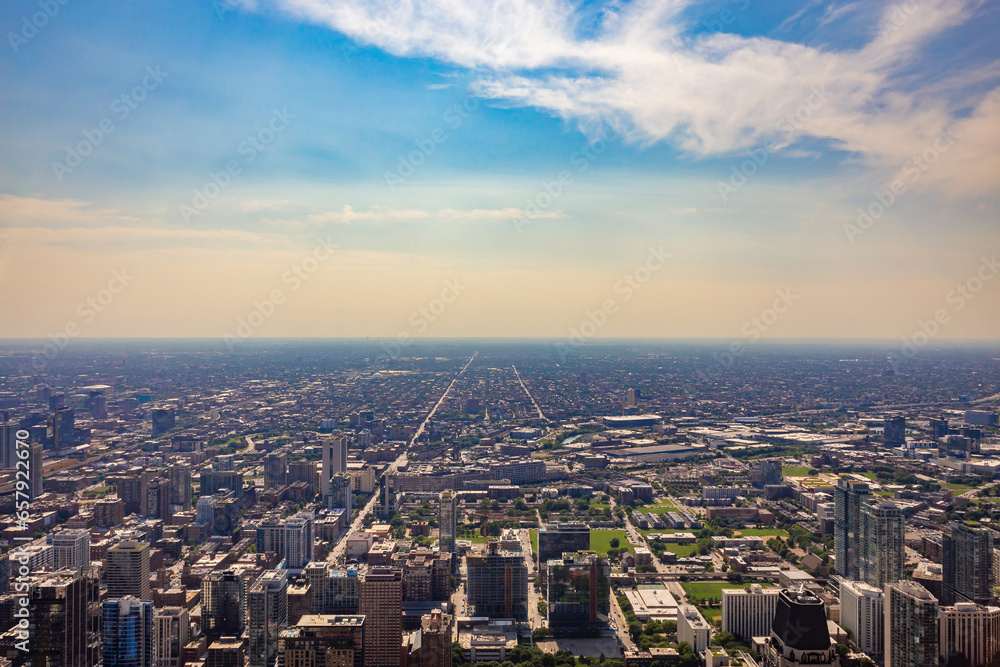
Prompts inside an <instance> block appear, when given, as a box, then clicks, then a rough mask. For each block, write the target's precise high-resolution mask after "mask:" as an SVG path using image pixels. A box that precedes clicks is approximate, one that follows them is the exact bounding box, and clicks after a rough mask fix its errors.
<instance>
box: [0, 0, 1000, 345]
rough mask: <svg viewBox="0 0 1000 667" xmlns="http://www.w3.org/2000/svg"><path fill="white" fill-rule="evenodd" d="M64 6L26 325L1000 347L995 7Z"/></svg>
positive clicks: (22, 115) (31, 37)
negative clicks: (960, 342) (924, 340)
mask: <svg viewBox="0 0 1000 667" xmlns="http://www.w3.org/2000/svg"><path fill="white" fill-rule="evenodd" d="M43 4H45V6H46V7H48V6H49V5H51V3H43ZM40 7H42V5H40V4H39V3H38V1H37V0H32V1H27V0H15V1H13V2H9V3H6V4H5V5H4V6H3V8H2V9H0V24H2V26H3V28H4V29H3V37H4V44H3V45H2V46H0V81H2V85H0V118H2V122H0V285H2V287H0V309H2V312H3V313H4V317H3V318H2V319H0V337H3V338H24V337H32V338H33V337H39V338H45V337H48V336H50V335H53V334H57V333H58V332H65V331H69V330H72V331H74V332H75V333H74V334H73V335H74V336H79V337H87V338H100V337H207V338H219V339H222V338H224V337H225V336H227V335H229V336H234V335H235V336H238V337H242V334H241V333H239V331H240V328H241V327H243V329H244V330H248V331H249V334H248V337H253V338H281V337H368V336H370V337H374V338H390V337H397V336H399V335H401V334H405V335H407V336H410V337H413V338H421V337H429V338H456V337H490V338H494V337H500V338H502V337H548V338H554V339H563V338H568V337H571V336H572V335H573V332H574V331H581V330H583V331H584V337H585V338H587V339H590V338H699V337H710V338H719V339H740V340H750V339H754V340H756V338H757V337H760V338H779V339H801V338H821V339H835V338H849V339H870V338H880V339H881V338H884V339H893V340H899V339H900V338H912V337H913V336H914V335H915V334H917V333H918V332H921V331H923V332H925V333H926V334H927V335H928V336H929V337H930V338H934V339H937V340H945V339H994V340H995V339H996V338H997V332H998V331H1000V280H997V279H996V277H997V273H1000V265H998V263H997V258H998V255H1000V247H998V246H1000V243H998V241H1000V238H998V231H1000V229H998V218H1000V216H998V214H1000V208H998V204H1000V201H998V194H997V193H998V192H1000V190H998V187H997V186H998V185H1000V44H998V42H997V40H996V32H997V28H998V26H1000V5H998V4H997V3H989V2H982V1H978V0H903V1H900V2H884V1H882V0H878V1H876V2H842V1H830V0H812V1H807V2H790V1H786V0H778V1H775V2H768V3H757V2H750V1H749V0H711V1H709V2H699V3H695V2H692V1H689V0H644V1H634V2H614V1H612V0H593V1H591V0H577V1H574V2H570V1H569V0H413V1H412V2H408V3H401V2H396V1H394V0H257V1H256V2H253V1H251V0H243V1H238V0H213V1H212V2H204V1H202V2H194V1H187V0H184V1H181V2H175V3H169V4H167V5H164V4H163V3H154V2H151V1H148V0H142V1H140V2H130V3H127V4H126V3H122V2H112V3H103V4H100V5H93V4H89V3H83V2H67V3H66V4H59V3H58V2H57V3H56V4H55V5H51V7H55V9H52V8H50V9H49V14H45V16H44V21H43V20H42V19H38V18H37V15H38V13H39V12H42V11H43V9H44V8H42V9H40ZM37 24H41V25H37ZM589 331H592V334H587V332H589Z"/></svg>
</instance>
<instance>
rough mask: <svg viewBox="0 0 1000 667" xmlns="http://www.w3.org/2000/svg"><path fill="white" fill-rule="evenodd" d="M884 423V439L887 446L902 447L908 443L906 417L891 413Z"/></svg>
mask: <svg viewBox="0 0 1000 667" xmlns="http://www.w3.org/2000/svg"><path fill="white" fill-rule="evenodd" d="M884 424H885V426H884V429H885V430H884V432H883V436H882V441H883V442H884V443H885V446H886V447H902V446H903V445H905V444H906V417H903V416H902V415H889V416H887V417H886V418H885V422H884Z"/></svg>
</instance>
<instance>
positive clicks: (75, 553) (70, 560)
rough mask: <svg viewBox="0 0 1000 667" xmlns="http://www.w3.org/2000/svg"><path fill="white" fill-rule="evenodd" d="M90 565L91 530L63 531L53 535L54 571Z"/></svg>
mask: <svg viewBox="0 0 1000 667" xmlns="http://www.w3.org/2000/svg"><path fill="white" fill-rule="evenodd" d="M89 565H90V531H89V530H63V531H60V532H58V533H54V534H53V535H52V569H54V570H61V569H63V568H64V567H88V566H89Z"/></svg>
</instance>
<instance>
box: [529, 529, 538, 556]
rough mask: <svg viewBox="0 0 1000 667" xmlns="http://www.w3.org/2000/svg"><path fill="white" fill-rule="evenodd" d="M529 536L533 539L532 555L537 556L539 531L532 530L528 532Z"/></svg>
mask: <svg viewBox="0 0 1000 667" xmlns="http://www.w3.org/2000/svg"><path fill="white" fill-rule="evenodd" d="M528 534H529V535H530V537H531V553H533V554H537V553H538V531H537V530H534V529H532V530H530V531H528Z"/></svg>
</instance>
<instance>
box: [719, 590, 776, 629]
mask: <svg viewBox="0 0 1000 667" xmlns="http://www.w3.org/2000/svg"><path fill="white" fill-rule="evenodd" d="M779 592H780V590H779V589H777V588H762V587H761V585H760V584H752V585H751V586H750V588H723V589H722V631H723V632H731V633H732V634H733V635H735V636H736V637H739V638H740V639H742V640H743V641H745V642H749V641H750V640H751V639H752V638H754V637H764V636H767V635H768V634H769V633H770V632H771V623H772V621H774V611H775V609H777V605H778V593H779Z"/></svg>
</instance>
